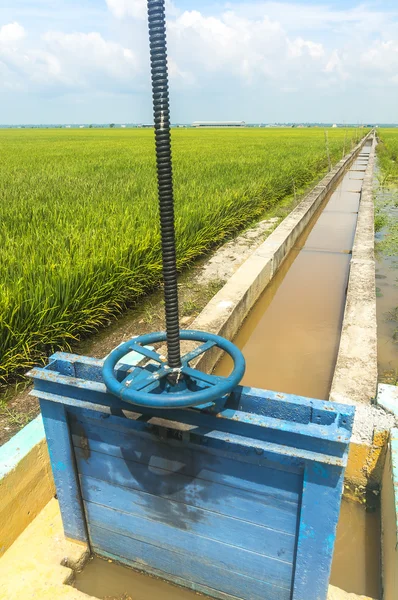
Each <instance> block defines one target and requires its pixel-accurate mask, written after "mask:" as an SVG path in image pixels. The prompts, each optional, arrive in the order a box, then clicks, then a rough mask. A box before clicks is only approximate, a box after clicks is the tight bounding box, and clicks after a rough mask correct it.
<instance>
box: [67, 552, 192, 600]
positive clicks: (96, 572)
mask: <svg viewBox="0 0 398 600" xmlns="http://www.w3.org/2000/svg"><path fill="white" fill-rule="evenodd" d="M74 585H75V587H76V588H77V589H78V590H80V591H81V592H84V593H85V594H89V595H90V596H94V597H95V598H99V599H100V600H151V599H152V598H158V599H159V600H193V599H194V598H196V599H197V600H198V599H199V598H204V596H202V595H201V594H197V593H196V592H192V591H191V590H188V589H186V588H182V587H179V586H176V585H172V584H171V583H167V582H166V581H162V580H161V579H157V578H156V577H151V576H149V575H145V574H144V573H139V572H138V571H133V570H132V569H128V568H127V567H124V566H123V565H119V564H117V563H115V562H108V561H107V560H104V559H102V558H98V557H94V558H93V559H92V560H90V561H89V563H88V564H87V565H86V567H85V568H84V570H83V571H82V572H81V573H78V575H77V577H76V580H75V584H74Z"/></svg>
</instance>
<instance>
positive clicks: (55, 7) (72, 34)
mask: <svg viewBox="0 0 398 600" xmlns="http://www.w3.org/2000/svg"><path fill="white" fill-rule="evenodd" d="M167 35H168V55H169V71H170V94H171V118H172V121H173V122H175V123H176V122H181V123H190V122H192V121H194V120H244V121H246V122H249V123H250V122H266V123H269V122H338V123H392V122H398V101H397V100H398V2H397V1H396V0H374V1H372V2H362V3H358V2H356V1H352V0H330V1H329V2H324V1H323V0H318V1H316V0H314V1H310V0H291V1H286V2H275V1H262V0H258V1H255V0H253V1H248V2H242V1H239V0H236V1H234V0H230V1H228V2H224V1H217V0H201V1H199V0H167ZM147 38H148V33H147V23H146V0H12V1H11V0H8V1H6V0H2V2H0V123H2V124H24V123H25V124H50V123H51V124H53V123H76V124H79V123H108V122H114V123H126V122H127V123H139V122H144V123H149V122H151V121H152V118H151V115H152V106H151V93H150V74H149V73H150V71H149V52H148V39H147Z"/></svg>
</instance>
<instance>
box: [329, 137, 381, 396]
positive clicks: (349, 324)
mask: <svg viewBox="0 0 398 600" xmlns="http://www.w3.org/2000/svg"><path fill="white" fill-rule="evenodd" d="M375 148H376V138H373V146H372V151H371V154H370V158H369V164H368V167H367V169H366V172H365V178H364V182H363V187H362V193H361V201H360V205H359V212H358V222H357V227H356V232H355V239H354V245H353V250H352V260H351V264H350V276H349V282H348V290H347V300H346V305H345V311H344V319H343V327H342V331H341V338H340V347H339V352H338V356H337V362H336V368H335V372H334V376H333V382H332V387H331V391H330V400H332V401H335V402H342V403H344V404H358V403H366V404H370V403H371V402H372V400H373V399H374V398H375V397H376V389H377V321H376V284H375V260H374V208H373V171H374V161H375Z"/></svg>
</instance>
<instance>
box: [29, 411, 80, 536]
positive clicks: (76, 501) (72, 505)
mask: <svg viewBox="0 0 398 600" xmlns="http://www.w3.org/2000/svg"><path fill="white" fill-rule="evenodd" d="M40 409H41V414H42V417H43V423H44V430H45V433H46V438H47V445H48V451H49V453H50V460H51V467H52V471H53V475H54V482H55V487H56V489H57V496H58V500H59V504H60V507H61V516H62V523H63V526H64V532H65V535H66V537H68V538H71V539H73V540H79V541H81V542H87V541H88V537H87V530H86V520H85V517H84V514H83V503H82V500H81V495H80V485H79V482H78V478H77V472H76V465H75V454H74V450H73V447H72V440H71V434H70V430H69V423H68V416H67V411H66V407H65V406H63V405H62V404H56V403H55V402H48V401H47V400H40Z"/></svg>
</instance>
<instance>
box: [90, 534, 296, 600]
mask: <svg viewBox="0 0 398 600" xmlns="http://www.w3.org/2000/svg"><path fill="white" fill-rule="evenodd" d="M90 539H91V540H92V548H93V551H94V552H95V553H96V554H98V555H100V556H110V557H111V558H117V560H123V561H124V562H125V563H126V564H129V565H131V566H133V567H135V568H138V569H142V570H143V571H145V572H150V573H153V574H154V575H157V576H159V577H161V578H163V579H168V580H171V581H176V583H180V584H181V583H183V582H184V583H185V585H187V587H190V588H191V589H194V590H195V591H203V592H206V591H207V590H208V591H209V595H212V596H216V597H217V595H216V594H217V593H216V594H214V593H213V590H219V591H222V592H224V594H228V595H229V597H232V598H239V599H244V600H291V592H290V590H288V589H286V588H284V587H281V586H278V585H269V584H267V583H265V582H264V581H260V580H256V579H253V578H251V577H248V576H247V575H242V574H239V573H234V572H232V571H225V570H224V569H220V568H218V567H216V566H214V565H213V564H208V563H207V562H205V561H204V560H202V557H196V558H195V559H192V558H191V557H189V556H183V555H181V554H178V553H176V552H169V551H165V550H163V549H160V548H157V547H156V546H151V545H150V544H145V543H143V542H140V541H138V540H133V539H131V538H128V537H125V536H123V535H118V534H115V533H113V532H110V531H107V530H106V529H101V528H100V527H96V526H92V527H90ZM105 546H106V547H107V548H108V550H104V547H105ZM197 586H203V587H204V588H205V589H203V590H201V589H200V588H199V589H198V587H197ZM223 597H225V596H223Z"/></svg>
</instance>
